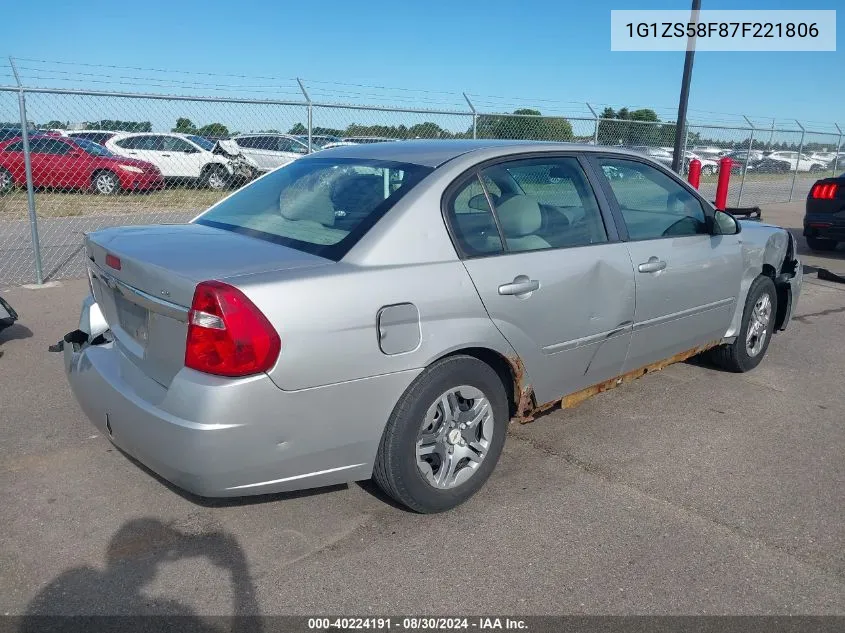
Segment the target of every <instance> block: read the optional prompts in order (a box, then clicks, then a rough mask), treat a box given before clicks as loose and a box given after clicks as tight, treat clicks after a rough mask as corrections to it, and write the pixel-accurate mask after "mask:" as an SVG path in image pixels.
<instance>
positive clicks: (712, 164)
mask: <svg viewBox="0 0 845 633" xmlns="http://www.w3.org/2000/svg"><path fill="white" fill-rule="evenodd" d="M685 156H686V160H685V161H684V169H686V170H687V171H689V163H690V161H691V160H698V161H699V162H700V163H701V173H702V174H705V175H708V174H718V173H719V161H718V160H713V159H712V158H708V157H707V156H704V155H702V154H696V153H695V152H690V151H687V152H686V153H685Z"/></svg>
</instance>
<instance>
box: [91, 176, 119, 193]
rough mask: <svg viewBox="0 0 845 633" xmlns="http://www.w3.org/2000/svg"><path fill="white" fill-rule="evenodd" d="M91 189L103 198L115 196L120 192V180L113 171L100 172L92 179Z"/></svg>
mask: <svg viewBox="0 0 845 633" xmlns="http://www.w3.org/2000/svg"><path fill="white" fill-rule="evenodd" d="M91 189H92V190H93V191H94V193H97V194H99V195H101V196H113V195H115V194H117V193H119V192H120V179H119V178H118V177H117V175H116V174H115V173H114V172H112V171H107V170H104V171H98V172H97V173H96V174H94V176H93V177H92V178H91Z"/></svg>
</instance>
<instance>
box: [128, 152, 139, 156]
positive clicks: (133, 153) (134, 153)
mask: <svg viewBox="0 0 845 633" xmlns="http://www.w3.org/2000/svg"><path fill="white" fill-rule="evenodd" d="M126 153H127V154H132V155H133V156H135V155H136V154H137V153H138V152H126Z"/></svg>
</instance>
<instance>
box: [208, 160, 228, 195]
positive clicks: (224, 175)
mask: <svg viewBox="0 0 845 633" xmlns="http://www.w3.org/2000/svg"><path fill="white" fill-rule="evenodd" d="M201 182H202V185H203V187H207V188H208V189H213V190H214V191H222V190H223V189H226V188H228V187H229V182H230V178H229V172H227V171H226V168H225V167H223V165H209V166H208V167H206V168H205V171H203V174H202V179H201Z"/></svg>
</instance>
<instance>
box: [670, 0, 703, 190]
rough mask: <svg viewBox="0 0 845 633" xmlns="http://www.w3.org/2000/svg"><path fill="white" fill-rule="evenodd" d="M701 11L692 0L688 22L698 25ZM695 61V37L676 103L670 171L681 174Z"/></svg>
mask: <svg viewBox="0 0 845 633" xmlns="http://www.w3.org/2000/svg"><path fill="white" fill-rule="evenodd" d="M699 11H701V0H692V18H691V19H690V22H693V23H694V24H698V13H699ZM694 59H695V35H693V37H690V38H687V56H686V59H685V60H684V76H683V78H682V79H681V98H680V100H679V102H678V121H677V123H675V153H674V154H673V155H672V171H674V172H675V173H678V174H679V173H681V165H683V164H684V163H683V161H684V158H685V157H684V156H682V155H681V152H683V145H684V143H683V140H684V138H686V129H687V104H688V103H689V85H690V80H691V79H692V62H693V60H694Z"/></svg>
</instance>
